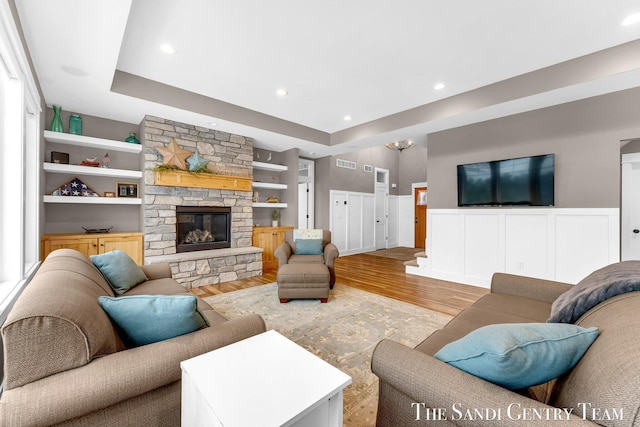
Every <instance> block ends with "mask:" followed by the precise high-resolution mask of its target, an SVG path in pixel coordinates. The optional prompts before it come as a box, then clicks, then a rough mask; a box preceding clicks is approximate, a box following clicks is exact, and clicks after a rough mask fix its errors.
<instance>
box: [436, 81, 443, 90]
mask: <svg viewBox="0 0 640 427" xmlns="http://www.w3.org/2000/svg"><path fill="white" fill-rule="evenodd" d="M433 88H434V89H435V90H442V89H444V83H437V84H436V85H435V86H434V87H433Z"/></svg>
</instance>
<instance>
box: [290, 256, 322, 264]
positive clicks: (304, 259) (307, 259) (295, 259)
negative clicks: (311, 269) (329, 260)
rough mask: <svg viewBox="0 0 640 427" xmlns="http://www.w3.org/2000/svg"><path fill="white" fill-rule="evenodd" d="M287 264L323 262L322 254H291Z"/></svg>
mask: <svg viewBox="0 0 640 427" xmlns="http://www.w3.org/2000/svg"><path fill="white" fill-rule="evenodd" d="M288 264H324V257H323V256H322V255H291V256H290V257H289V262H288Z"/></svg>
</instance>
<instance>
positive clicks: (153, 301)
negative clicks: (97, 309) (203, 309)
mask: <svg viewBox="0 0 640 427" xmlns="http://www.w3.org/2000/svg"><path fill="white" fill-rule="evenodd" d="M98 304H100V306H101V307H102V309H103V310H104V311H105V312H106V313H107V315H108V316H109V318H111V320H112V321H113V323H115V324H116V326H117V327H118V328H119V329H120V331H121V332H122V335H123V339H124V340H125V341H128V342H127V344H129V345H132V346H140V345H145V344H151V343H154V342H158V341H163V340H167V339H169V338H173V337H177V336H180V335H184V334H188V333H190V332H193V331H197V330H198V329H201V328H204V327H207V326H209V322H208V321H207V318H206V317H205V316H204V315H203V314H202V313H200V311H199V310H198V301H197V298H196V296H195V295H131V296H124V297H115V298H114V297H98Z"/></svg>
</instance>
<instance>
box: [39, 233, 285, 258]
mask: <svg viewBox="0 0 640 427" xmlns="http://www.w3.org/2000/svg"><path fill="white" fill-rule="evenodd" d="M283 236H284V235H283ZM62 248H69V249H75V250H77V251H79V252H82V253H83V254H85V255H86V256H87V257H89V256H90V255H96V254H102V253H105V252H109V251H113V250H115V249H120V250H121V251H123V252H125V253H126V254H127V255H129V256H130V257H131V258H132V259H133V260H134V261H135V262H136V264H138V265H142V264H143V262H144V234H143V233H105V234H47V235H44V236H42V241H41V258H42V260H44V259H45V258H46V257H47V255H49V254H50V253H51V252H53V251H55V250H56V249H62Z"/></svg>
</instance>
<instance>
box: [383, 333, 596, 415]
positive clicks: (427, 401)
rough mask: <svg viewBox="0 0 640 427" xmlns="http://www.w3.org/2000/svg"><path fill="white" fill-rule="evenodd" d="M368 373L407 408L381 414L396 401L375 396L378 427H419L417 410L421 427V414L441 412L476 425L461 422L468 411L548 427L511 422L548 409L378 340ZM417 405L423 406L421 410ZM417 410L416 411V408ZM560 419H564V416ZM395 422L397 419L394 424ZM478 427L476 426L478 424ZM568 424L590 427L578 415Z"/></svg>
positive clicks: (542, 404) (444, 364) (398, 345)
mask: <svg viewBox="0 0 640 427" xmlns="http://www.w3.org/2000/svg"><path fill="white" fill-rule="evenodd" d="M371 370H372V372H373V373H374V374H376V375H377V376H378V378H379V379H380V382H381V385H385V386H386V385H388V386H390V387H392V388H393V389H394V390H395V391H397V392H400V393H402V394H404V395H406V396H408V397H409V399H404V401H405V402H407V404H405V405H404V406H406V408H405V407H402V408H385V405H390V406H393V405H398V402H399V400H396V399H391V400H390V401H385V400H384V397H385V396H384V395H383V396H381V397H382V398H381V400H380V401H379V402H378V416H379V419H378V424H377V425H378V427H381V426H387V425H389V426H400V425H402V426H404V425H414V424H416V425H417V424H420V422H418V421H417V420H416V417H417V412H416V411H417V409H421V411H422V412H421V417H422V419H421V421H422V423H424V422H425V417H426V411H425V408H436V409H438V408H442V410H443V411H444V412H442V411H441V415H442V416H444V417H446V419H447V421H449V422H450V423H452V424H454V425H460V426H467V425H468V426H477V425H478V423H479V421H478V419H477V418H475V419H466V420H465V419H464V415H465V413H466V411H467V410H470V411H472V412H471V415H472V416H473V415H474V413H473V411H474V409H478V410H480V411H483V410H487V413H488V414H489V415H490V414H491V411H492V410H495V411H496V412H497V411H500V421H499V422H497V424H499V425H501V426H518V427H521V426H522V425H527V426H548V425H549V423H550V422H549V421H548V420H546V419H543V420H535V419H529V420H526V421H523V419H522V418H520V419H517V417H518V416H520V417H523V416H524V415H523V414H524V413H525V410H526V411H529V412H528V414H529V415H530V416H531V411H532V410H533V409H540V410H548V411H554V410H555V409H554V408H553V407H551V406H549V405H545V404H544V403H541V402H538V401H536V400H532V399H529V398H527V397H524V396H522V395H520V394H517V393H514V392H512V391H509V390H507V389H505V388H502V387H500V386H497V385H495V384H492V383H490V382H487V381H484V380H482V379H480V378H477V377H475V376H473V375H470V374H468V373H466V372H464V371H461V370H459V369H457V368H454V367H453V366H450V365H448V364H446V363H444V362H441V361H439V360H437V359H434V358H433V357H431V356H429V355H427V354H424V353H422V352H420V351H417V350H413V349H411V348H409V347H407V346H405V345H402V344H400V343H397V342H395V341H391V340H382V341H380V342H379V343H378V345H377V347H376V348H375V350H374V352H373V356H372V360H371ZM413 402H415V403H416V405H414V406H413V407H412V405H411V403H413ZM422 403H424V406H422V405H421V404H422ZM418 405H419V406H420V408H417V406H418ZM576 410H577V409H576ZM560 411H561V410H560ZM545 413H546V412H545ZM389 414H394V416H393V417H389V416H388V415H389ZM405 414H406V417H405ZM460 414H462V416H461V415H460ZM553 414H554V412H551V416H553ZM564 415H565V418H566V413H565V414H564ZM398 417H401V418H402V419H398ZM389 418H393V419H389ZM558 422H559V423H560V424H562V425H565V423H562V422H560V421H555V420H553V421H552V424H553V425H556V423H558ZM435 424H437V423H435ZM480 424H482V423H481V422H480ZM497 424H496V425H497ZM568 424H569V425H589V426H595V425H596V424H594V423H592V422H590V421H584V420H582V419H581V414H576V413H574V414H572V416H571V417H570V422H569V423H568ZM444 425H446V423H445V424H444ZM487 425H488V424H487Z"/></svg>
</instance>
